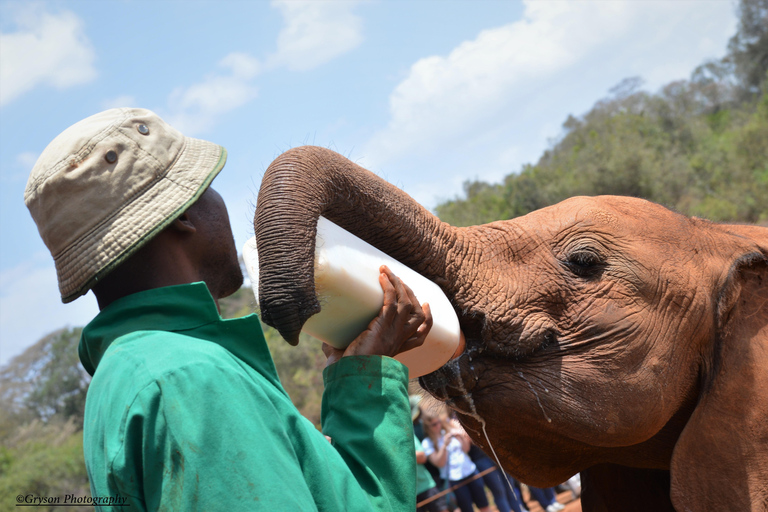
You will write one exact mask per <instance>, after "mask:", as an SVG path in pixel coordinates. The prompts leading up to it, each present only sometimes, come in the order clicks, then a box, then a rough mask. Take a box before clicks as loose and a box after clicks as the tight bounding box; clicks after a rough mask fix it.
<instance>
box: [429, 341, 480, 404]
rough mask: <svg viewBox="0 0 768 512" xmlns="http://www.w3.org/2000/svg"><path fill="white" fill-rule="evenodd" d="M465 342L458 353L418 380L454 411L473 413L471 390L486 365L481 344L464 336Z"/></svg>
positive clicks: (473, 388) (474, 387) (472, 390)
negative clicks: (464, 346) (462, 348)
mask: <svg viewBox="0 0 768 512" xmlns="http://www.w3.org/2000/svg"><path fill="white" fill-rule="evenodd" d="M466 343H467V344H466V349H465V350H464V352H463V353H462V354H461V355H460V356H458V357H456V358H454V359H452V360H450V361H448V362H447V363H446V364H445V365H443V366H442V367H441V368H439V369H437V370H435V371H434V372H432V373H428V374H426V375H424V376H422V377H419V384H420V385H421V387H422V388H424V389H425V390H426V391H427V392H428V393H430V394H431V395H432V396H434V397H435V398H437V399H438V400H440V401H442V402H445V403H446V405H448V406H449V407H451V408H452V409H454V410H456V411H457V412H460V413H462V414H465V415H467V416H472V417H476V416H477V409H476V407H475V403H474V400H473V397H472V393H473V392H474V391H475V390H476V388H477V386H478V383H479V382H480V381H481V380H482V377H483V374H484V373H485V371H486V369H487V365H486V362H485V361H484V360H483V358H482V357H481V354H482V353H483V351H484V347H483V345H482V344H481V343H478V342H477V341H476V340H475V341H473V340H472V339H467V342H466Z"/></svg>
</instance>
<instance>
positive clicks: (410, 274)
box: [243, 217, 464, 378]
mask: <svg viewBox="0 0 768 512" xmlns="http://www.w3.org/2000/svg"><path fill="white" fill-rule="evenodd" d="M243 259H244V261H245V267H246V269H247V272H248V276H249V277H250V280H251V286H252V287H253V293H254V295H255V296H256V302H258V300H259V256H258V251H257V248H256V240H255V237H254V238H251V239H250V240H248V242H246V244H245V247H244V248H243ZM381 265H387V266H388V267H389V268H390V269H391V270H392V272H393V273H394V274H395V275H396V276H398V277H399V278H400V279H402V280H403V282H404V283H405V284H407V285H408V286H409V287H410V288H411V289H412V290H413V293H414V295H416V298H417V299H418V301H419V302H420V303H422V304H423V303H424V302H428V303H429V305H430V308H431V310H432V318H433V325H432V329H431V330H430V332H429V334H428V335H427V338H426V340H425V341H424V343H423V344H422V345H421V346H420V347H417V348H414V349H412V350H409V351H407V352H403V353H401V354H398V355H397V356H395V359H397V360H398V361H400V362H401V363H403V364H404V365H406V366H407V367H408V369H409V376H410V378H415V377H420V376H422V375H425V374H427V373H430V372H433V371H435V370H437V369H438V368H440V367H441V366H442V365H444V364H445V363H446V362H448V360H450V359H451V357H452V356H453V355H454V353H456V352H457V351H459V350H458V349H459V348H460V345H461V347H463V345H464V339H463V334H462V332H461V330H460V329H459V320H458V318H457V317H456V313H455V312H454V311H453V307H452V306H451V303H450V301H449V300H448V298H447V297H446V296H445V294H444V293H443V291H442V290H441V289H440V287H439V286H437V285H436V284H435V283H433V282H432V281H430V280H429V279H427V278H425V277H424V276H422V275H421V274H418V273H417V272H414V271H413V270H411V269H410V268H408V267H407V266H405V265H403V264H402V263H400V262H399V261H397V260H395V259H394V258H392V257H390V256H388V255H386V254H384V253H383V252H381V251H380V250H378V249H376V248H375V247H373V246H372V245H370V244H368V243H367V242H365V241H363V240H361V239H360V238H358V237H356V236H355V235H353V234H352V233H350V232H349V231H346V230H344V229H342V228H341V227H339V226H337V225H336V224H334V223H333V222H331V221H329V220H328V219H326V218H324V217H320V218H319V219H318V222H317V239H316V246H315V289H316V291H317V295H318V298H319V300H320V306H321V311H320V312H319V313H317V314H315V315H313V316H311V317H310V318H309V319H308V320H307V321H306V323H305V324H304V327H303V329H302V330H303V331H304V332H306V333H308V334H310V335H311V336H313V337H315V338H317V339H319V340H322V341H324V342H325V343H328V344H329V345H333V346H334V347H336V348H345V347H347V346H348V345H349V344H350V343H351V342H352V340H354V339H355V338H356V337H357V336H358V335H359V334H360V333H361V332H363V331H364V330H365V328H366V327H367V326H368V324H369V323H370V321H371V320H373V319H374V318H375V317H376V315H378V313H379V311H380V310H381V307H382V305H383V304H384V292H383V291H382V290H381V285H380V284H379V274H380V272H379V267H381Z"/></svg>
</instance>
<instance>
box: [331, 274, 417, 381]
mask: <svg viewBox="0 0 768 512" xmlns="http://www.w3.org/2000/svg"><path fill="white" fill-rule="evenodd" d="M379 270H380V271H381V274H379V283H380V284H381V289H382V290H384V305H383V306H382V308H381V311H380V312H379V315H378V316H377V317H376V318H374V319H373V320H371V323H370V324H368V328H367V329H366V330H365V331H363V332H362V333H360V335H359V336H358V337H357V338H355V339H354V340H353V341H352V343H350V344H349V346H348V347H347V348H346V349H344V350H342V349H337V348H334V347H332V346H330V345H328V344H323V352H324V353H325V355H326V356H327V357H328V362H327V365H329V366H330V365H332V364H333V363H335V362H336V361H338V360H339V359H340V358H342V357H346V356H366V355H380V356H389V357H393V356H395V355H397V354H399V353H401V352H405V351H407V350H411V349H412V348H416V347H419V346H421V344H422V343H424V340H425V339H426V337H427V334H428V333H429V330H430V329H431V328H432V312H431V311H430V309H429V304H427V303H426V302H425V303H424V305H423V306H422V305H421V304H419V301H418V300H416V296H415V295H414V294H413V291H412V290H411V289H410V288H408V286H406V285H405V284H404V283H403V282H402V281H401V280H400V279H399V278H398V277H397V276H395V275H394V274H393V273H392V271H391V270H389V268H388V267H386V266H382V267H381V268H380V269H379Z"/></svg>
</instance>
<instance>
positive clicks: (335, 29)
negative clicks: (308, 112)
mask: <svg viewBox="0 0 768 512" xmlns="http://www.w3.org/2000/svg"><path fill="white" fill-rule="evenodd" d="M358 3H359V2H356V1H335V2H319V1H317V0H303V1H299V0H272V6H273V7H275V8H277V9H279V10H280V11H281V12H282V14H283V18H284V26H283V28H282V30H281V31H280V34H279V35H278V37H277V52H276V53H275V54H273V55H272V56H271V57H270V58H269V59H268V60H267V63H268V65H269V66H270V67H277V66H285V67H287V68H288V69H290V70H292V71H305V70H308V69H312V68H315V67H317V66H320V65H321V64H325V63H326V62H328V61H330V60H331V59H333V58H335V57H337V56H339V55H341V54H343V53H346V52H348V51H350V50H352V49H353V48H355V47H357V46H358V45H359V44H360V43H361V42H362V40H363V35H362V31H363V23H362V20H361V18H360V17H359V16H357V15H355V14H353V12H352V10H353V9H354V8H355V7H356V5H357V4H358Z"/></svg>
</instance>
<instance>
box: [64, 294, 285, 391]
mask: <svg viewBox="0 0 768 512" xmlns="http://www.w3.org/2000/svg"><path fill="white" fill-rule="evenodd" d="M212 324H213V325H212ZM216 324H222V325H221V326H222V327H223V326H224V324H226V328H217V325H216ZM209 326H210V327H212V328H209ZM150 330H155V331H167V332H179V331H183V332H184V333H185V334H190V335H193V336H195V337H198V338H203V339H206V340H209V341H212V342H214V343H218V344H220V345H222V346H223V347H224V348H226V349H227V350H229V351H230V352H232V353H234V354H235V355H236V356H237V357H239V358H240V359H242V360H243V361H245V362H246V363H247V364H248V365H249V366H251V367H253V368H255V369H257V370H258V371H260V372H261V373H264V374H267V376H268V377H270V378H274V380H276V381H279V379H278V378H277V372H276V371H275V370H274V364H273V363H272V357H271V355H270V353H269V349H268V348H267V346H266V341H264V335H263V333H262V331H261V323H260V321H259V318H258V317H257V316H256V315H255V314H252V315H248V316H246V317H242V318H237V319H231V320H223V319H222V318H221V316H220V315H219V311H218V308H217V307H216V302H215V301H214V300H213V297H212V296H211V293H210V292H209V291H208V287H207V286H206V284H205V283H202V282H200V283H191V284H182V285H177V286H167V287H163V288H155V289H152V290H146V291H143V292H139V293H134V294H132V295H128V296H126V297H122V298H120V299H118V300H116V301H115V302H113V303H112V304H110V305H109V306H107V307H106V308H104V309H103V310H102V311H101V312H100V313H99V314H98V315H97V316H96V318H94V319H93V320H92V321H91V322H90V323H89V324H88V325H87V326H86V327H85V328H84V329H83V334H82V337H81V338H80V346H79V353H80V361H81V362H82V363H83V367H84V368H85V369H86V370H87V371H88V373H90V374H91V375H93V374H94V372H95V371H96V367H97V366H98V365H99V361H101V358H102V357H103V356H104V353H105V352H106V351H107V349H108V348H109V346H110V345H111V344H112V342H113V341H114V340H115V339H117V338H119V337H120V336H123V335H125V334H129V333H131V332H135V331H150Z"/></svg>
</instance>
